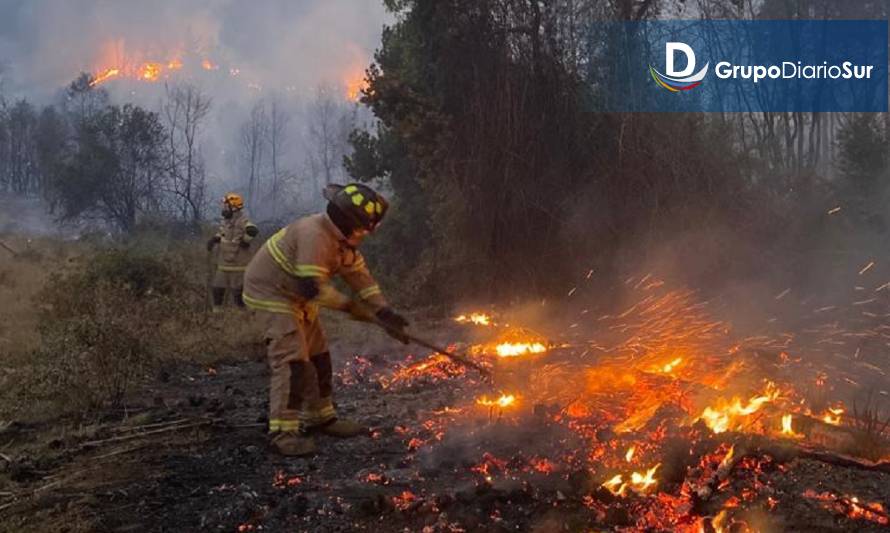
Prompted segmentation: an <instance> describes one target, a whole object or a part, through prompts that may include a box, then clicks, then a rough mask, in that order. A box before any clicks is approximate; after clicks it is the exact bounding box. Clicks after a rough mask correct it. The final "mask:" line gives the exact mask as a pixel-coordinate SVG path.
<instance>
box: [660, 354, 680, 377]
mask: <svg viewBox="0 0 890 533" xmlns="http://www.w3.org/2000/svg"><path fill="white" fill-rule="evenodd" d="M682 362H683V358H682V357H677V358H676V359H674V360H673V361H671V362H670V363H668V364H666V365H664V366H662V367H661V371H662V372H664V373H665V374H670V373H671V372H673V371H674V369H675V368H676V367H677V365H679V364H680V363H682Z"/></svg>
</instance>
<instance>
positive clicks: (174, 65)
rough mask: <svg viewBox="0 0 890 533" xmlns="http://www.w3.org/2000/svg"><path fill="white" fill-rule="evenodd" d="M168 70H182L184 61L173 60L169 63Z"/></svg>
mask: <svg viewBox="0 0 890 533" xmlns="http://www.w3.org/2000/svg"><path fill="white" fill-rule="evenodd" d="M167 68H168V69H170V70H179V69H181V68H182V61H180V60H179V59H177V58H173V59H171V60H170V62H169V63H167Z"/></svg>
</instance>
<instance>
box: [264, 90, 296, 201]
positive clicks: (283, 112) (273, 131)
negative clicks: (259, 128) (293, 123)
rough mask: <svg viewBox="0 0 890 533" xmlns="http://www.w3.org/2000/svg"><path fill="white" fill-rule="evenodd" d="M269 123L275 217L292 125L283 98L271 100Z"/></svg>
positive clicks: (271, 187)
mask: <svg viewBox="0 0 890 533" xmlns="http://www.w3.org/2000/svg"><path fill="white" fill-rule="evenodd" d="M268 119H269V123H268V127H267V128H266V129H265V133H266V136H267V140H268V146H269V165H270V167H271V168H270V170H271V173H270V181H271V183H270V185H269V199H270V202H271V208H272V209H271V211H272V213H271V215H272V216H273V217H275V216H276V215H277V214H278V206H279V202H280V199H281V193H282V182H283V181H284V178H285V175H286V172H285V171H284V168H283V166H282V154H283V152H284V145H285V143H286V142H287V134H288V125H289V124H290V120H291V115H290V113H289V112H288V111H287V109H286V108H285V107H284V103H283V102H282V100H281V97H279V96H278V95H273V96H272V97H271V98H270V100H269V116H268Z"/></svg>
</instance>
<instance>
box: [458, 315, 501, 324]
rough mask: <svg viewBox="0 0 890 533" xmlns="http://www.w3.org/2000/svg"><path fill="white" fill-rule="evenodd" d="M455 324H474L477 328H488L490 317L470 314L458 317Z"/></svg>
mask: <svg viewBox="0 0 890 533" xmlns="http://www.w3.org/2000/svg"><path fill="white" fill-rule="evenodd" d="M454 321H455V322H457V323H459V324H476V325H477V326H490V325H491V324H492V322H491V316H490V315H487V314H485V313H470V314H469V315H460V316H458V317H455V319H454Z"/></svg>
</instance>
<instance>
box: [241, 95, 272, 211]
mask: <svg viewBox="0 0 890 533" xmlns="http://www.w3.org/2000/svg"><path fill="white" fill-rule="evenodd" d="M268 128H269V125H268V119H267V116H266V102H265V101H264V100H262V99H260V100H257V101H256V102H255V103H254V104H253V107H251V108H250V115H249V116H248V117H247V120H245V121H244V123H243V124H242V125H241V129H240V131H239V138H240V139H239V140H240V144H241V150H240V153H239V158H240V160H241V165H242V168H243V170H244V174H246V176H247V202H248V203H249V204H253V203H254V201H255V200H256V198H257V197H258V196H259V195H260V193H261V191H260V174H261V172H262V164H263V158H264V155H265V148H266V146H265V141H266V137H267V135H266V131H267V130H268Z"/></svg>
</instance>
